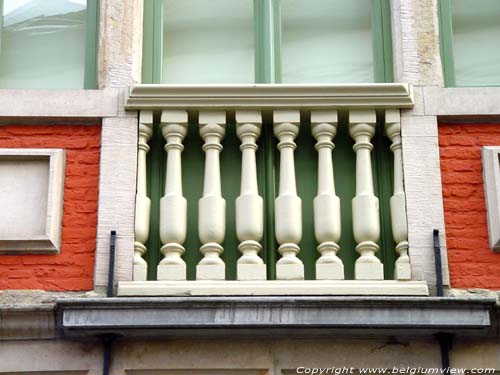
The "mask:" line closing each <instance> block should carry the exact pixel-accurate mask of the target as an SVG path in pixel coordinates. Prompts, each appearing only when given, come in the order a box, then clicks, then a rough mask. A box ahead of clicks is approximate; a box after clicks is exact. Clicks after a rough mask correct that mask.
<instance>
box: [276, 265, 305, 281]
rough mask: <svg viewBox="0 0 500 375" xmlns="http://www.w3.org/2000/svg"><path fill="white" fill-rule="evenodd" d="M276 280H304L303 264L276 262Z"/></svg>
mask: <svg viewBox="0 0 500 375" xmlns="http://www.w3.org/2000/svg"><path fill="white" fill-rule="evenodd" d="M276 279H277V280H304V265H303V264H279V263H277V264H276Z"/></svg>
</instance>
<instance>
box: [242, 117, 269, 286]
mask: <svg viewBox="0 0 500 375" xmlns="http://www.w3.org/2000/svg"><path fill="white" fill-rule="evenodd" d="M261 128H262V115H261V113H260V112H258V111H237V112H236V133H237V134H238V138H239V139H240V140H241V146H240V149H241V153H242V163H241V190H240V196H239V197H238V198H236V235H237V236H238V240H239V241H240V242H241V243H240V245H239V246H238V249H239V250H240V252H241V254H242V256H241V257H240V258H239V259H238V264H237V279H238V280H266V278H267V276H266V265H265V264H264V262H263V261H262V259H261V258H260V257H259V256H258V255H257V254H258V253H259V251H261V250H262V245H261V244H260V243H259V242H260V240H261V239H262V236H263V233H264V202H263V200H262V197H260V196H259V189H258V186H257V164H256V160H255V152H256V151H257V144H256V142H257V139H258V138H259V136H260V132H261Z"/></svg>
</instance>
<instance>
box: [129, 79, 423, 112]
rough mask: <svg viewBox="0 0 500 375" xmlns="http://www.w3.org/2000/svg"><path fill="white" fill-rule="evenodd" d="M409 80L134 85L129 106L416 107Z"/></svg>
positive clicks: (264, 107) (225, 107) (142, 108)
mask: <svg viewBox="0 0 500 375" xmlns="http://www.w3.org/2000/svg"><path fill="white" fill-rule="evenodd" d="M413 105H414V99H413V88H412V86H411V85H409V84H406V83H380V84H379V83H373V84H348V85H345V84H340V85H322V84H315V85H302V84H300V85H299V84H280V85H270V84H252V85H152V84H147V85H146V84H137V85H131V86H130V89H129V95H128V98H127V99H126V103H125V108H126V109H127V110H161V109H168V108H176V109H214V108H216V109H225V110H234V109H260V110H266V109H279V108H299V109H302V108H303V109H319V108H329V109H354V108H375V109H377V108H412V107H413Z"/></svg>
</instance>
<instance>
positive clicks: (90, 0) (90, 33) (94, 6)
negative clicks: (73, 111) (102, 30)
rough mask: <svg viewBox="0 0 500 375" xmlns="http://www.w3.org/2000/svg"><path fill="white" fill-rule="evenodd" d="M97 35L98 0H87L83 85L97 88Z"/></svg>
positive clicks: (86, 87) (87, 87)
mask: <svg viewBox="0 0 500 375" xmlns="http://www.w3.org/2000/svg"><path fill="white" fill-rule="evenodd" d="M98 35H99V0H87V35H86V41H85V43H86V45H85V73H84V80H83V87H84V88H85V89H95V88H97V44H98V39H99V38H98Z"/></svg>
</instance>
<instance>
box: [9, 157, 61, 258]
mask: <svg viewBox="0 0 500 375" xmlns="http://www.w3.org/2000/svg"><path fill="white" fill-rule="evenodd" d="M44 157H48V158H49V176H48V183H49V186H48V196H47V211H46V213H45V215H46V216H45V233H44V234H43V235H40V236H36V235H35V236H33V235H31V236H23V237H12V238H9V237H7V238H5V237H4V238H1V237H0V254H10V255H19V254H58V253H59V252H60V249H61V230H62V225H61V223H62V212H63V211H62V210H63V192H64V174H65V173H64V170H65V160H66V154H65V151H64V150H62V149H18V148H4V149H0V162H1V161H2V160H5V159H25V160H36V159H40V158H44Z"/></svg>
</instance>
